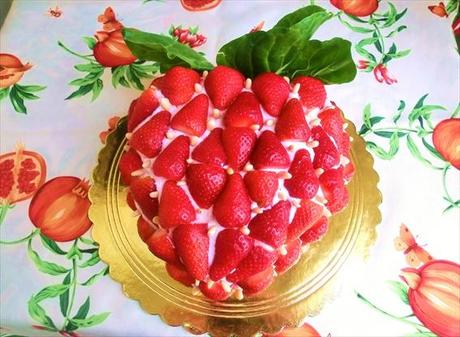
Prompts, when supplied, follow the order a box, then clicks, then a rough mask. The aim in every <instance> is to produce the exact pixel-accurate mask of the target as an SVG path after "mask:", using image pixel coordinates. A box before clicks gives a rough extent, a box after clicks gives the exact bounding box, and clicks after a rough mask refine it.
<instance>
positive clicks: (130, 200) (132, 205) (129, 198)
mask: <svg viewBox="0 0 460 337" xmlns="http://www.w3.org/2000/svg"><path fill="white" fill-rule="evenodd" d="M126 202H127V204H128V206H129V208H131V209H132V210H133V211H135V210H137V208H136V204H135V202H134V198H133V194H132V193H131V192H128V194H127V195H126Z"/></svg>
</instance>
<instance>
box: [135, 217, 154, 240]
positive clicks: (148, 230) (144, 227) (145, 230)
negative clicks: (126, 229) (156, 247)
mask: <svg viewBox="0 0 460 337" xmlns="http://www.w3.org/2000/svg"><path fill="white" fill-rule="evenodd" d="M153 232H155V228H154V227H152V225H151V224H149V223H148V222H147V221H145V219H144V218H143V217H141V216H140V217H139V218H138V219H137V233H138V234H139V236H140V238H141V240H142V241H144V242H146V241H147V240H148V238H149V237H150V236H151V235H152V234H153Z"/></svg>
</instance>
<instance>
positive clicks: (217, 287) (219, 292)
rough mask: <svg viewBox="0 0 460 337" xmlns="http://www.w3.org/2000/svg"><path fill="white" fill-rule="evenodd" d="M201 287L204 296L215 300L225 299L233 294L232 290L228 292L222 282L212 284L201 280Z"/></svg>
mask: <svg viewBox="0 0 460 337" xmlns="http://www.w3.org/2000/svg"><path fill="white" fill-rule="evenodd" d="M199 287H200V290H201V292H202V293H203V295H204V296H206V297H207V298H210V299H211V300H214V301H225V300H226V299H227V298H229V297H230V294H231V293H230V292H226V291H225V290H224V287H223V286H222V283H220V282H216V283H212V284H211V283H210V284H208V283H207V282H200V285H199Z"/></svg>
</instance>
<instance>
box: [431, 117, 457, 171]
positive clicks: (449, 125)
mask: <svg viewBox="0 0 460 337" xmlns="http://www.w3.org/2000/svg"><path fill="white" fill-rule="evenodd" d="M433 145H434V147H435V149H436V150H437V151H438V152H439V153H440V154H441V156H442V157H443V158H444V159H445V160H447V161H448V162H450V163H451V164H452V166H454V167H456V168H457V169H459V170H460V118H448V119H445V120H443V121H442V122H440V123H439V124H438V125H436V127H435V128H434V130H433Z"/></svg>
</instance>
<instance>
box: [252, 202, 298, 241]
mask: <svg viewBox="0 0 460 337" xmlns="http://www.w3.org/2000/svg"><path fill="white" fill-rule="evenodd" d="M290 210H291V203H290V202H289V201H279V202H278V203H277V204H275V205H274V206H273V207H272V208H270V209H268V210H266V211H264V212H263V213H261V214H257V215H256V216H255V217H254V218H253V219H252V220H251V222H250V223H249V230H250V231H251V233H250V236H252V237H253V238H254V239H257V240H260V241H263V242H265V243H267V244H269V245H270V246H272V247H275V248H277V247H279V246H281V245H282V244H283V243H284V242H285V241H286V237H287V227H288V225H289V211H290Z"/></svg>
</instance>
